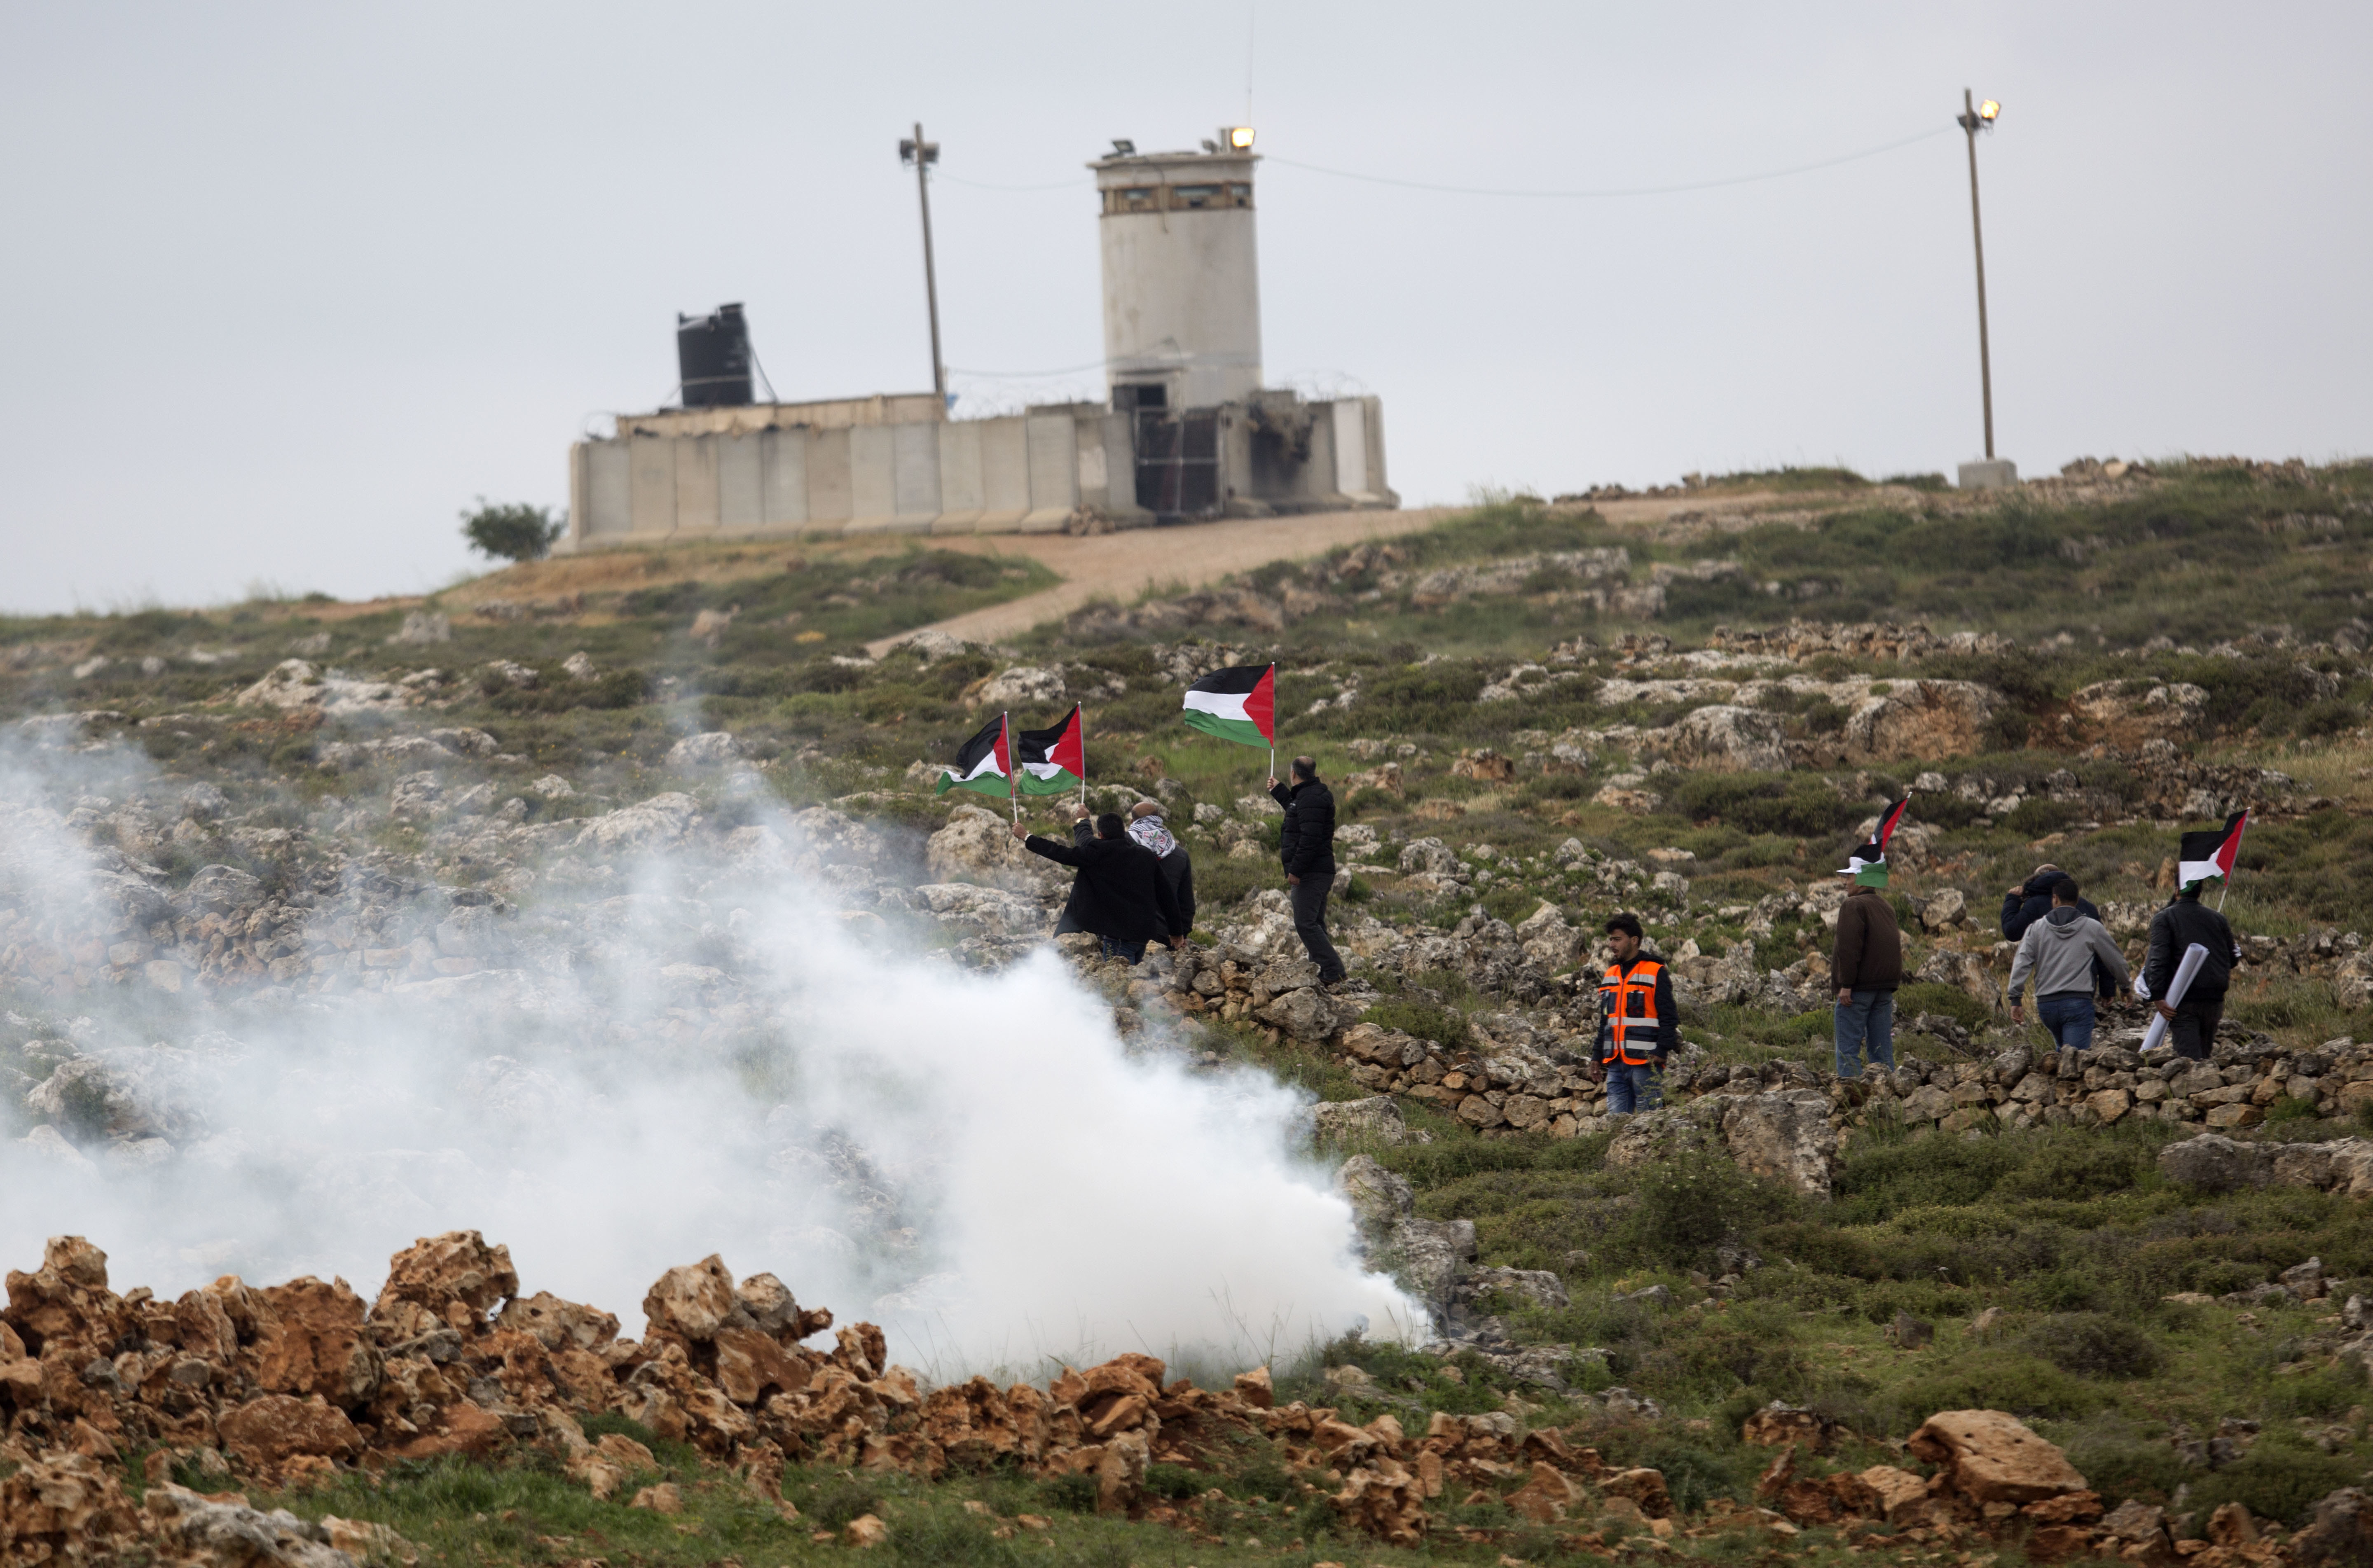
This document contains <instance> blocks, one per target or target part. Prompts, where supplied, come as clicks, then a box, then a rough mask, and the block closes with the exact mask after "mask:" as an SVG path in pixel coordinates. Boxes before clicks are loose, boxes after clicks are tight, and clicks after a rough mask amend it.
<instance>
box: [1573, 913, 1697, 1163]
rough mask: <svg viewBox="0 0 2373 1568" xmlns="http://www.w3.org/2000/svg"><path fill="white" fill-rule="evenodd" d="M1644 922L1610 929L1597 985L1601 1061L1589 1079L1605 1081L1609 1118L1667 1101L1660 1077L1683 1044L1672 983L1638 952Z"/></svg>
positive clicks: (1617, 922) (1631, 920)
mask: <svg viewBox="0 0 2373 1568" xmlns="http://www.w3.org/2000/svg"><path fill="white" fill-rule="evenodd" d="M1640 938H1641V931H1640V917H1639V916H1638V915H1636V914H1619V915H1617V916H1616V917H1615V918H1614V919H1612V920H1610V921H1608V922H1607V958H1608V960H1609V961H1608V963H1607V973H1606V975H1605V976H1604V977H1603V978H1602V979H1601V980H1600V981H1599V982H1598V1059H1597V1060H1596V1062H1593V1063H1591V1065H1590V1075H1591V1076H1592V1077H1594V1078H1596V1077H1599V1076H1601V1075H1602V1074H1603V1075H1604V1076H1605V1077H1606V1079H1607V1115H1609V1116H1629V1115H1631V1113H1632V1112H1633V1111H1635V1110H1654V1109H1656V1105H1657V1102H1658V1101H1659V1100H1660V1099H1662V1098H1663V1096H1662V1095H1661V1094H1659V1092H1658V1090H1657V1084H1656V1078H1657V1074H1661V1073H1662V1072H1663V1071H1664V1070H1665V1063H1666V1059H1667V1058H1668V1057H1670V1056H1671V1055H1672V1054H1673V1051H1674V1048H1675V1047H1677V1046H1678V1045H1679V1044H1680V1043H1681V1015H1680V1009H1679V1007H1678V1006H1677V1005H1675V1004H1674V1001H1673V977H1672V976H1671V975H1669V974H1667V973H1666V972H1665V966H1664V963H1663V961H1662V960H1661V959H1657V958H1645V957H1643V956H1642V954H1641V952H1640Z"/></svg>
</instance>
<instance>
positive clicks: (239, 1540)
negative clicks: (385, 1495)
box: [141, 1482, 416, 1568]
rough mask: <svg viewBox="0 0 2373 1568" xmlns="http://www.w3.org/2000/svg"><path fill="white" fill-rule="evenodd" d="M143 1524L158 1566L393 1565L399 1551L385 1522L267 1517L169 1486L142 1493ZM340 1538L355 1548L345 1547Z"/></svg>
mask: <svg viewBox="0 0 2373 1568" xmlns="http://www.w3.org/2000/svg"><path fill="white" fill-rule="evenodd" d="M141 1524H142V1526H143V1527H144V1528H145V1530H146V1534H147V1536H148V1537H149V1538H150V1539H152V1540H154V1541H155V1543H156V1546H157V1549H158V1558H159V1559H160V1560H161V1561H163V1562H170V1563H188V1564H192V1565H197V1564H204V1565H205V1568H230V1565H232V1564H238V1565H240V1568H247V1565H249V1564H255V1565H257V1568H263V1565H267V1564H268V1565H269V1568H354V1565H355V1564H356V1563H357V1562H364V1561H377V1562H393V1561H399V1560H400V1559H399V1557H398V1552H399V1551H402V1550H403V1537H401V1536H399V1535H396V1534H395V1532H394V1531H392V1530H391V1529H389V1528H388V1527H386V1526H384V1525H357V1524H354V1523H352V1522H350V1521H347V1520H345V1519H336V1518H325V1519H300V1518H298V1516H296V1515H294V1514H292V1513H290V1512H288V1510H287V1509H286V1508H275V1509H272V1510H270V1511H269V1512H267V1511H265V1510H263V1509H261V1508H252V1507H250V1506H249V1505H248V1504H246V1503H245V1502H243V1501H240V1500H238V1499H236V1498H219V1499H218V1498H212V1497H205V1496H201V1495H200V1494H199V1493H194V1492H191V1491H189V1490H187V1489H186V1488H183V1487H179V1486H175V1485H173V1484H171V1483H170V1482H167V1483H165V1484H163V1485H159V1486H152V1487H150V1488H149V1489H148V1491H147V1493H146V1496H145V1497H144V1498H143V1499H142V1500H141ZM341 1527H343V1528H341ZM342 1541H343V1542H345V1546H347V1547H359V1548H361V1551H360V1552H359V1553H357V1552H355V1551H349V1550H345V1548H343V1547H342V1545H341V1542H342ZM415 1555H416V1554H415Z"/></svg>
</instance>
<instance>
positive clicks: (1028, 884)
mask: <svg viewBox="0 0 2373 1568" xmlns="http://www.w3.org/2000/svg"><path fill="white" fill-rule="evenodd" d="M923 860H924V864H925V865H926V866H927V867H928V868H929V871H930V876H931V880H932V881H934V882H973V883H977V884H979V885H980V886H982V887H988V888H1003V889H1007V890H1009V891H1011V892H1017V893H1037V892H1043V891H1046V890H1049V889H1060V888H1067V887H1069V886H1070V873H1069V872H1068V871H1066V870H1065V869H1064V868H1063V867H1061V866H1059V865H1056V864H1055V863H1054V862H1053V861H1051V860H1046V859H1042V858H1041V857H1039V856H1037V855H1035V854H1031V853H1030V852H1029V851H1028V850H1026V849H1023V847H1022V845H1021V844H1020V843H1019V842H1016V841H1015V839H1014V837H1013V835H1012V833H1011V832H1010V831H1009V830H1008V823H1007V819H1005V818H1003V817H1000V816H999V815H998V814H997V813H996V812H994V811H987V810H983V809H982V808H981V807H977V806H959V807H956V808H955V809H954V810H953V811H951V812H949V813H948V820H947V826H945V827H943V828H941V830H939V831H938V832H935V833H933V834H932V835H931V837H930V840H929V842H928V843H927V844H925V846H924V850H923Z"/></svg>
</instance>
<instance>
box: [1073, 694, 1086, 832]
mask: <svg viewBox="0 0 2373 1568" xmlns="http://www.w3.org/2000/svg"><path fill="white" fill-rule="evenodd" d="M1076 711H1077V712H1078V714H1079V715H1080V809H1081V810H1082V811H1084V810H1086V809H1087V808H1088V708H1087V704H1086V703H1081V704H1080V705H1079V707H1078V708H1077V710H1076Z"/></svg>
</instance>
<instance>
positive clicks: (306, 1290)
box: [251, 1274, 380, 1411]
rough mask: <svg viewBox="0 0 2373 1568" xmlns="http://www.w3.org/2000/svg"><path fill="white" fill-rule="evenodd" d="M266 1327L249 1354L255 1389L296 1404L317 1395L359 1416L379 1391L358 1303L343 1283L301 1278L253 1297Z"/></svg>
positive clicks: (376, 1356)
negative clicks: (287, 1396)
mask: <svg viewBox="0 0 2373 1568" xmlns="http://www.w3.org/2000/svg"><path fill="white" fill-rule="evenodd" d="M254 1295H256V1296H257V1297H258V1298H259V1299H260V1300H261V1302H262V1303H263V1307H264V1308H265V1312H263V1313H261V1314H259V1315H258V1316H259V1319H260V1320H262V1321H263V1322H264V1324H265V1325H266V1326H265V1327H264V1328H263V1332H261V1333H260V1334H259V1335H258V1337H257V1339H256V1342H255V1344H254V1346H253V1348H252V1351H251V1355H252V1359H253V1368H254V1370H253V1376H254V1379H255V1386H256V1387H257V1388H262V1389H263V1390H265V1391H267V1392H269V1393H275V1394H294V1395H297V1396H298V1397H299V1398H303V1397H305V1396H308V1395H316V1394H318V1395H320V1396H321V1398H322V1399H324V1400H328V1401H329V1402H330V1403H331V1404H333V1405H336V1406H338V1407H339V1408H341V1409H343V1410H348V1411H359V1410H361V1409H362V1408H363V1407H364V1406H365V1405H367V1404H368V1403H369V1402H370V1397H371V1394H372V1392H373V1391H374V1390H375V1389H377V1388H378V1387H379V1376H380V1353H379V1347H378V1346H377V1345H376V1344H374V1343H373V1342H372V1341H371V1337H370V1332H369V1330H368V1329H367V1328H365V1327H364V1323H363V1317H364V1313H363V1299H362V1297H361V1296H358V1295H356V1294H355V1293H354V1291H353V1290H352V1289H351V1288H350V1287H349V1286H348V1285H347V1284H346V1282H345V1281H344V1280H332V1281H330V1282H329V1283H322V1282H321V1281H320V1280H317V1279H315V1278H313V1277H312V1276H311V1275H310V1274H308V1275H304V1276H302V1277H300V1278H298V1279H294V1280H291V1281H289V1282H288V1283H286V1284H281V1285H267V1286H265V1287H263V1289H261V1290H258V1291H256V1292H254Z"/></svg>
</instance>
